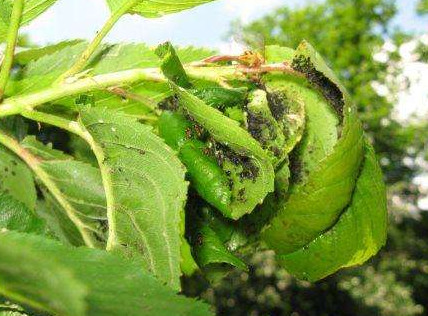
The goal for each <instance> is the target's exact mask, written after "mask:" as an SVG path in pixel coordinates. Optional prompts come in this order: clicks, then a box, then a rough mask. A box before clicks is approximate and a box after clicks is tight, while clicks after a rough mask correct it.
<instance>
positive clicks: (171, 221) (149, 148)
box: [80, 108, 187, 289]
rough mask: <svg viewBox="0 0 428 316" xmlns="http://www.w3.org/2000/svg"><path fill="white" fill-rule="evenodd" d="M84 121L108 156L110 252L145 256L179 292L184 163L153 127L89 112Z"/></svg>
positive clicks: (156, 272)
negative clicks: (153, 130)
mask: <svg viewBox="0 0 428 316" xmlns="http://www.w3.org/2000/svg"><path fill="white" fill-rule="evenodd" d="M80 123H81V125H82V126H83V127H85V128H86V129H87V131H88V132H89V133H90V135H91V136H92V138H93V140H94V142H95V144H96V146H97V148H98V151H99V152H102V156H103V158H102V161H100V160H99V163H101V171H102V174H103V180H104V185H105V189H106V194H107V207H108V219H109V248H110V249H119V250H121V251H124V252H131V253H133V254H141V255H142V256H143V257H144V261H145V265H146V267H147V268H148V269H149V270H150V271H151V272H152V273H153V274H154V275H156V276H157V277H158V278H159V279H161V280H162V281H163V282H165V283H167V284H168V285H169V286H171V287H172V288H174V289H179V287H180V283H179V276H180V274H181V273H180V260H181V258H180V244H181V236H182V232H181V229H180V227H181V225H182V224H181V220H182V218H183V217H182V216H181V213H182V212H183V208H184V203H185V201H186V193H187V184H186V182H185V181H184V174H185V170H184V167H183V165H182V164H181V163H180V161H179V160H178V159H177V157H176V156H175V154H174V152H173V151H172V150H171V149H170V148H169V147H167V146H166V145H165V144H164V143H163V141H162V140H161V139H160V138H159V137H157V136H156V135H154V134H153V133H152V132H151V128H150V127H148V126H145V125H143V124H140V123H138V122H136V121H135V120H134V119H132V118H129V117H127V116H124V115H122V114H120V113H117V112H114V111H109V110H105V109H99V108H92V109H87V110H84V111H82V113H81V118H80ZM98 158H100V157H98Z"/></svg>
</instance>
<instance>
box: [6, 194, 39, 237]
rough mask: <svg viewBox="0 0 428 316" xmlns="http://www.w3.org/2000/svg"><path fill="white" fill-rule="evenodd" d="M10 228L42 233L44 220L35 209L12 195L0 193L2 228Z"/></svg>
mask: <svg viewBox="0 0 428 316" xmlns="http://www.w3.org/2000/svg"><path fill="white" fill-rule="evenodd" d="M1 229H8V230H15V231H20V232H26V233H42V232H43V230H44V223H43V221H42V220H41V219H40V218H39V217H38V216H36V214H35V213H34V211H33V210H30V209H28V207H27V206H26V205H25V204H24V203H22V202H19V201H17V200H15V199H14V198H13V197H11V196H10V195H7V194H5V193H0V230H1Z"/></svg>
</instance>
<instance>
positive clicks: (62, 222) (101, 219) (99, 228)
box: [21, 136, 107, 245]
mask: <svg viewBox="0 0 428 316" xmlns="http://www.w3.org/2000/svg"><path fill="white" fill-rule="evenodd" d="M21 146H22V147H23V148H24V149H26V150H28V152H30V153H31V154H32V155H34V157H36V159H37V160H38V168H41V169H42V170H43V171H44V172H45V173H46V175H47V177H48V178H49V180H50V181H52V182H53V184H54V186H55V189H56V190H55V191H53V190H52V187H51V186H49V185H46V180H45V179H44V178H43V177H40V173H39V178H40V179H39V180H40V182H41V184H42V185H46V188H45V189H44V190H43V192H44V193H45V198H46V199H47V200H48V201H50V204H49V205H48V206H50V207H49V210H51V211H52V212H53V213H52V214H51V216H54V217H55V218H56V221H57V222H58V224H59V226H60V227H63V229H64V231H65V232H67V231H69V233H64V235H65V236H68V239H69V241H70V242H71V243H72V244H77V245H78V244H79V242H78V241H79V240H80V239H81V238H82V237H84V236H79V235H77V237H76V230H75V228H74V227H72V226H73V225H75V226H77V228H78V230H79V231H80V232H85V233H86V234H88V235H90V236H92V238H93V239H94V240H104V239H106V237H105V231H104V230H105V225H106V222H107V216H106V215H107V214H106V201H105V194H104V187H103V185H102V179H101V174H100V171H99V169H97V168H95V167H92V166H91V165H89V164H86V163H83V162H80V161H76V160H74V159H73V158H72V157H71V156H68V155H66V154H64V153H63V152H61V151H58V150H55V149H52V148H51V147H49V146H45V145H43V144H42V143H40V142H38V141H37V140H36V139H35V137H33V136H32V137H27V138H25V139H24V140H23V141H22V143H21ZM36 173H37V172H36ZM46 193H50V194H52V195H51V196H47V194H46ZM52 198H55V199H52ZM55 200H56V201H55ZM47 211H48V209H47V210H45V212H44V213H46V212H47ZM75 218H76V219H75ZM47 221H48V223H50V222H51V221H49V220H48V218H47ZM70 226H71V227H70ZM66 227H68V228H66Z"/></svg>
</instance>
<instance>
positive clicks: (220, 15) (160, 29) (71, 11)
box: [25, 0, 428, 48]
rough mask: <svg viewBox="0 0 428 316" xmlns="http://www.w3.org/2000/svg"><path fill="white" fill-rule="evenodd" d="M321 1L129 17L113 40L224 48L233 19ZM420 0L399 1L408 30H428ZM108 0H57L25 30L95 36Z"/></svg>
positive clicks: (236, 2) (232, 4)
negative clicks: (418, 13)
mask: <svg viewBox="0 0 428 316" xmlns="http://www.w3.org/2000/svg"><path fill="white" fill-rule="evenodd" d="M311 2H312V3H313V2H316V0H312V1H310V0H308V1H301V0H300V1H299V0H219V1H214V2H212V3H208V4H206V5H203V6H200V7H197V8H194V9H192V10H190V11H187V12H182V13H178V14H174V15H169V16H166V17H162V18H159V19H143V18H141V17H139V16H125V17H124V18H122V20H121V21H119V23H118V24H117V25H116V26H115V28H114V29H113V30H112V32H111V34H109V36H108V38H107V40H108V41H109V42H120V41H136V42H146V43H148V44H150V45H155V44H157V43H159V42H163V41H165V40H171V41H172V42H173V43H174V44H178V45H190V44H191V45H195V46H209V47H217V48H219V47H222V46H224V45H225V40H226V39H225V34H226V33H227V31H228V28H229V25H230V22H231V21H233V20H235V19H241V20H243V21H244V22H250V21H251V20H254V19H256V18H258V17H261V16H263V15H264V14H266V13H269V12H270V11H272V10H273V9H274V8H275V7H278V6H281V5H284V4H288V5H290V6H292V7H295V6H298V5H302V4H306V3H311ZM416 2H417V0H398V1H397V4H398V7H399V12H400V13H399V15H398V17H397V19H396V20H395V22H394V23H395V24H396V25H399V26H400V27H403V28H404V29H406V30H410V31H416V32H423V31H425V32H427V31H428V19H427V18H420V17H417V16H416V15H415V14H414V11H415V10H414V7H415V4H416ZM108 15H109V12H108V9H107V7H106V5H105V4H104V1H103V0H90V1H88V0H58V2H57V3H56V4H55V5H54V7H52V8H51V9H50V10H49V11H48V12H46V13H45V14H43V15H42V16H40V17H39V18H38V19H37V20H35V21H34V22H33V23H32V24H31V25H30V26H28V27H26V28H25V31H26V32H27V33H28V34H30V38H31V40H32V41H33V42H35V43H37V44H47V43H53V42H57V41H60V40H64V39H67V38H86V39H90V38H92V37H93V36H94V34H95V32H96V31H97V30H98V29H99V28H100V27H101V26H102V24H103V22H104V21H105V20H106V19H107V18H108Z"/></svg>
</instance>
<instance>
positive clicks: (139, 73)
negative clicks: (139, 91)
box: [0, 68, 167, 117]
mask: <svg viewBox="0 0 428 316" xmlns="http://www.w3.org/2000/svg"><path fill="white" fill-rule="evenodd" d="M143 80H147V81H157V82H167V79H166V78H165V77H164V76H163V75H162V74H160V72H159V70H158V69H155V68H153V69H152V68H147V69H133V70H125V71H119V72H114V73H109V74H105V75H98V76H95V77H89V78H84V79H79V80H76V81H75V82H73V83H62V84H60V85H58V86H53V87H51V88H48V89H45V90H41V91H39V92H35V93H30V94H27V95H23V96H17V97H11V98H8V99H5V100H4V102H3V103H2V104H1V105H0V117H3V116H8V115H14V114H19V113H20V112H22V111H26V110H31V109H33V108H35V107H37V106H39V105H41V104H44V103H47V102H51V101H54V100H57V99H60V98H63V97H68V96H72V95H76V94H79V93H86V92H89V91H95V90H105V89H107V88H110V87H115V86H123V85H127V84H133V83H137V82H140V81H143Z"/></svg>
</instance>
